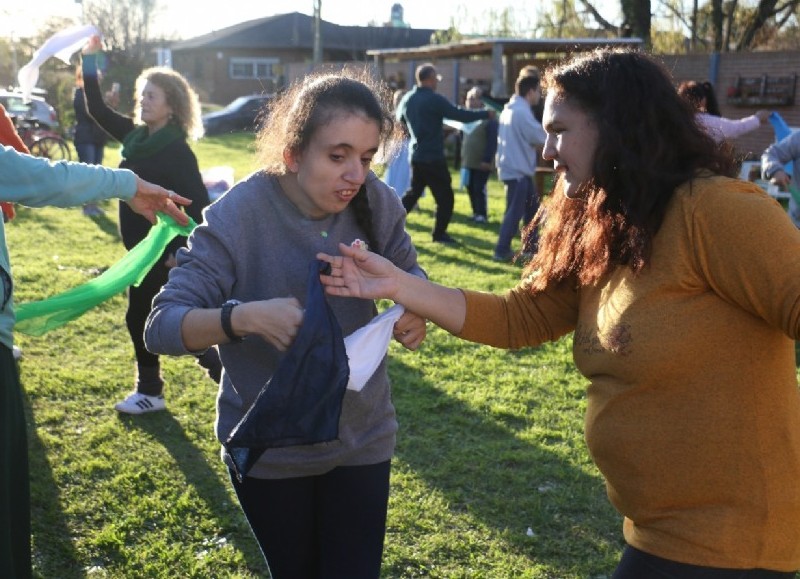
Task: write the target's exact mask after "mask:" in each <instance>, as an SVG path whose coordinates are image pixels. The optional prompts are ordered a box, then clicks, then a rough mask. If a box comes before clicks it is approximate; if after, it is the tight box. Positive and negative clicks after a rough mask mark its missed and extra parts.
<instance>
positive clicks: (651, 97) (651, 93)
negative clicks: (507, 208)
mask: <svg viewBox="0 0 800 579" xmlns="http://www.w3.org/2000/svg"><path fill="white" fill-rule="evenodd" d="M542 85H543V88H544V89H545V90H546V91H547V98H548V99H563V101H564V102H568V103H569V104H570V105H571V106H575V107H578V108H579V109H580V110H582V111H583V112H585V113H586V114H588V115H589V116H590V117H591V118H592V119H593V120H594V122H595V123H596V126H597V128H598V143H600V146H598V148H597V150H596V151H595V155H594V161H593V171H592V173H593V177H592V178H591V180H590V181H589V182H587V183H584V184H583V186H582V190H583V191H582V195H581V198H579V199H574V198H573V199H571V198H567V197H566V195H565V194H564V193H565V190H564V189H565V186H564V183H563V181H562V180H561V179H557V180H556V184H555V187H554V190H553V193H552V194H551V195H550V196H549V198H548V199H546V200H545V201H544V202H543V203H542V205H541V207H540V208H539V211H538V212H537V214H536V216H535V218H534V219H533V220H532V221H531V223H530V224H529V225H528V226H527V227H526V229H525V231H524V233H523V236H524V237H525V240H526V242H527V243H531V242H532V241H533V239H534V232H535V231H537V228H538V230H539V232H540V235H539V242H538V251H537V253H536V254H535V256H534V257H533V258H532V259H531V261H530V262H529V263H528V264H527V266H526V267H525V270H524V271H523V275H525V276H530V280H531V284H532V285H531V288H532V290H533V291H540V290H543V289H544V288H545V287H547V286H548V285H550V284H551V283H556V282H560V281H564V280H568V279H572V280H574V282H575V283H576V285H578V286H585V285H590V284H592V283H595V282H597V281H598V280H599V279H600V278H601V277H602V276H604V275H605V274H607V273H608V272H610V271H611V270H612V269H614V268H616V267H618V266H626V267H630V268H631V269H632V270H633V271H635V272H639V271H641V270H642V269H643V268H644V267H645V266H646V265H647V264H648V262H649V258H650V255H651V251H652V245H653V237H654V236H655V235H656V233H657V232H658V230H659V228H660V227H661V224H662V222H663V219H664V214H665V212H666V209H667V205H668V203H669V201H670V199H672V196H673V194H674V192H675V190H676V188H677V187H678V186H680V185H681V184H683V183H686V182H687V181H690V180H691V179H692V178H693V177H695V176H697V175H698V174H699V173H701V172H702V171H704V170H705V171H710V172H712V173H716V174H720V175H727V176H733V175H734V174H735V172H736V163H735V160H734V158H733V155H732V153H731V149H730V147H728V146H726V145H724V144H723V145H718V144H717V143H715V142H714V140H713V139H712V138H711V137H710V136H709V135H708V134H707V133H706V132H705V131H704V130H703V129H702V127H700V126H699V125H698V124H697V122H696V120H695V115H694V111H693V109H692V107H691V106H690V105H689V103H688V102H687V101H686V100H684V99H682V98H681V97H679V96H678V93H677V91H676V89H675V87H674V85H673V83H672V81H671V78H670V75H669V73H668V72H667V71H666V69H665V68H664V67H663V65H662V64H661V63H659V62H657V61H656V60H654V59H653V58H652V57H650V56H647V55H645V54H644V53H642V52H638V51H636V50H633V49H599V50H596V51H593V52H590V53H588V54H584V55H580V56H577V57H574V58H572V59H570V60H568V61H567V62H565V63H563V64H558V65H555V66H554V67H552V68H550V69H548V70H547V71H546V72H545V75H544V78H543V79H542Z"/></svg>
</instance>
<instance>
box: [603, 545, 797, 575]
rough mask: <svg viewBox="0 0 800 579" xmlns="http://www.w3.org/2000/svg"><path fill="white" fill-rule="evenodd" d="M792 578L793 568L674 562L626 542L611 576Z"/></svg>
mask: <svg viewBox="0 0 800 579" xmlns="http://www.w3.org/2000/svg"><path fill="white" fill-rule="evenodd" d="M794 577H795V572H794V571H791V572H783V571H768V570H766V569H719V568H717V567H700V566H699V565H688V564H686V563H677V562H675V561H669V560H667V559H662V558H661V557H656V556H655V555H650V554H649V553H645V552H643V551H640V550H638V549H634V548H633V547H631V546H630V545H628V546H627V547H625V551H624V552H623V553H622V559H621V560H620V562H619V566H618V567H617V570H616V571H614V574H613V575H612V576H611V579H794Z"/></svg>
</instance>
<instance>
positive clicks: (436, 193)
mask: <svg viewBox="0 0 800 579" xmlns="http://www.w3.org/2000/svg"><path fill="white" fill-rule="evenodd" d="M425 187H428V188H429V189H430V190H431V193H432V194H433V199H434V200H435V201H436V223H435V224H434V226H433V239H434V241H436V240H438V239H441V238H442V237H443V236H444V235H445V234H446V233H447V226H448V225H450V219H452V217H453V204H454V203H455V198H454V195H453V184H452V183H451V181H450V169H448V168H447V161H446V160H445V159H442V160H441V161H435V162H433V163H417V162H414V161H412V163H411V187H410V188H409V189H408V191H406V192H405V195H403V198H402V201H403V207H405V208H406V213H408V212H410V211H411V210H412V209H414V206H415V205H416V204H417V201H419V198H420V197H422V193H423V192H424V191H425Z"/></svg>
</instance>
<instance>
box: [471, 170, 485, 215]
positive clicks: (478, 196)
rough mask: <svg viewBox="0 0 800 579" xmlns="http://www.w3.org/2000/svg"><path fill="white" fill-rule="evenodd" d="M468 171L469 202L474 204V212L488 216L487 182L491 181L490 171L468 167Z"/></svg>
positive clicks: (474, 213)
mask: <svg viewBox="0 0 800 579" xmlns="http://www.w3.org/2000/svg"><path fill="white" fill-rule="evenodd" d="M467 171H469V181H468V182H467V192H468V193H469V202H470V204H471V205H472V214H473V215H481V216H483V217H486V216H487V215H488V213H487V211H488V208H487V200H486V183H487V182H488V181H489V174H490V173H489V171H484V170H482V169H467Z"/></svg>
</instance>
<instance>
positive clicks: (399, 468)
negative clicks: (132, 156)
mask: <svg viewBox="0 0 800 579" xmlns="http://www.w3.org/2000/svg"><path fill="white" fill-rule="evenodd" d="M251 144H252V135H247V134H243V135H234V136H229V137H213V138H207V139H204V140H202V141H200V142H199V143H197V144H196V145H195V150H196V152H197V154H198V158H199V160H200V165H201V167H202V168H206V167H210V166H214V165H231V166H233V167H234V169H235V171H236V176H237V178H241V177H243V176H244V175H246V174H247V173H248V172H250V171H252V170H253V169H254V168H255V163H254V161H253V150H252V146H251ZM117 161H118V154H117V153H116V150H115V149H114V148H109V150H108V155H107V156H106V164H108V165H110V166H115V165H116V163H117ZM453 183H454V186H455V187H456V188H457V187H458V176H457V174H455V173H454V177H453ZM102 206H103V207H104V208H105V209H106V213H105V215H104V216H101V217H98V218H91V219H90V218H86V217H83V216H82V214H81V210H80V208H75V209H38V210H32V209H26V208H19V210H18V217H17V218H16V220H15V221H14V222H12V223H11V224H10V225H9V226H8V229H7V232H8V238H9V246H10V250H11V256H12V264H13V267H14V273H15V276H16V285H15V288H16V300H17V302H20V303H21V302H26V301H30V300H35V299H40V298H43V297H46V296H49V295H52V294H55V293H57V292H59V291H63V290H66V289H68V288H70V287H73V286H75V285H78V284H80V283H82V282H84V281H87V280H89V279H91V277H92V276H95V275H97V273H98V271H100V270H102V269H103V268H106V267H108V266H109V265H111V264H113V263H114V262H115V261H116V260H118V259H119V258H120V257H122V255H123V254H124V249H123V247H122V245H121V243H120V241H119V239H118V235H117V231H116V227H117V218H116V203H115V202H106V203H104V204H102ZM489 208H490V224H488V225H475V224H473V223H472V222H471V221H469V220H468V219H467V217H468V216H469V215H471V211H470V209H469V202H468V200H467V195H466V193H465V192H464V191H460V190H458V191H457V192H456V213H455V216H454V219H453V223H452V225H451V227H450V230H449V231H450V233H451V234H452V235H453V236H454V237H456V238H457V239H459V240H460V241H461V245H459V246H457V247H443V246H441V245H438V244H434V243H432V242H431V241H430V230H431V228H432V224H433V211H434V203H433V199H432V197H431V195H430V194H428V195H426V196H425V197H424V198H422V199H421V201H420V204H419V210H418V211H414V212H412V213H411V214H410V215H409V219H408V230H409V232H410V234H411V236H412V238H413V239H414V242H415V244H416V246H417V248H418V250H419V254H420V261H421V264H422V266H423V267H424V268H425V269H426V270H427V271H428V273H429V275H430V277H431V278H432V279H434V280H437V281H441V282H443V283H446V284H453V285H459V286H464V287H470V288H475V289H485V290H491V291H503V290H504V289H506V288H508V287H510V286H511V285H512V284H514V283H515V282H516V280H517V279H518V277H519V273H520V270H519V268H518V267H516V266H513V265H507V264H499V263H496V262H493V261H492V259H491V256H492V248H493V245H494V242H495V240H496V236H497V231H498V227H499V221H500V218H501V215H502V211H503V209H504V197H503V194H502V186H501V185H500V184H498V183H497V182H496V181H491V182H490V201H489ZM124 316H125V299H124V296H122V295H119V296H117V297H115V298H113V299H111V300H109V301H108V302H106V303H104V304H102V305H101V306H99V307H97V308H95V309H93V310H91V311H89V312H88V313H86V314H85V315H84V316H82V317H81V318H79V319H78V320H76V321H74V322H72V323H70V324H68V325H67V326H65V327H62V328H60V329H58V330H55V331H53V332H51V333H49V334H46V335H45V336H42V337H38V338H34V337H28V336H23V335H18V336H17V341H18V344H19V345H20V346H21V347H22V349H23V350H24V358H23V359H22V360H21V362H20V369H21V374H22V381H23V385H24V389H25V396H26V401H27V408H28V419H29V425H30V428H29V443H30V458H31V484H32V501H33V545H34V562H35V575H36V576H37V577H44V578H48V579H50V578H55V577H58V578H59V579H68V578H73V577H75V578H77V577H87V576H88V577H115V578H117V577H118V578H128V577H181V578H184V577H198V578H207V577H214V578H217V577H266V576H267V571H266V567H265V565H264V563H263V560H262V558H261V555H260V553H259V550H258V547H257V545H256V543H255V541H254V540H253V538H252V537H251V535H250V531H249V529H248V527H247V524H246V522H245V520H244V517H243V516H242V514H241V512H240V510H239V507H238V504H237V502H236V500H235V497H234V495H233V492H232V489H231V486H230V483H229V481H228V479H227V474H226V471H225V469H224V468H223V465H222V463H221V461H220V458H219V444H218V442H217V441H216V440H215V439H214V434H213V422H214V401H215V395H216V385H215V384H213V383H212V382H211V381H210V380H209V379H208V378H206V377H205V375H204V373H203V372H202V371H201V369H200V368H199V367H198V366H196V365H195V364H194V361H193V359H191V358H168V359H164V360H163V371H164V375H165V379H166V383H167V386H166V396H167V405H168V406H167V407H168V412H162V413H157V414H154V415H145V416H140V417H128V416H120V415H118V414H117V413H116V412H115V411H114V410H113V404H114V403H115V402H116V401H118V400H119V399H121V397H122V396H124V395H125V394H126V393H127V392H128V391H130V389H131V388H132V385H133V369H134V359H133V351H132V347H131V345H130V342H129V339H128V336H127V332H126V329H125V324H124ZM390 354H391V363H390V373H391V377H392V381H393V388H394V401H395V404H396V406H397V410H398V418H399V422H400V431H399V435H398V447H397V453H396V457H395V459H394V462H393V465H394V466H393V475H392V493H391V500H390V511H389V520H388V531H387V537H386V549H385V556H384V566H383V576H384V577H387V578H413V577H436V578H444V577H448V578H466V577H470V578H504V577H508V578H511V577H513V578H558V579H562V578H598V579H599V578H601V577H608V576H610V574H611V572H612V570H613V568H614V566H615V563H616V560H617V559H618V556H619V552H620V550H621V548H622V539H621V519H620V517H619V516H618V515H617V514H616V513H615V512H614V511H613V509H612V508H611V507H610V506H609V504H608V501H607V499H606V496H605V488H604V485H603V481H602V478H601V477H600V476H599V474H598V472H597V470H596V469H595V467H594V466H593V464H592V462H591V460H590V458H589V456H588V453H587V450H586V446H585V443H584V441H583V414H584V409H585V404H586V400H585V386H586V381H585V380H584V379H583V378H582V377H581V376H580V375H579V374H578V373H577V372H576V370H575V368H574V366H573V364H572V357H571V339H570V338H565V339H562V340H561V341H559V342H557V343H553V344H548V345H546V346H543V347H540V348H536V349H528V350H523V351H518V352H506V351H497V350H492V349H490V348H487V347H483V346H477V345H473V344H469V343H466V342H462V341H459V340H457V339H455V338H453V337H452V336H450V335H449V334H447V333H445V332H443V331H441V330H439V329H436V328H432V329H431V330H430V332H429V334H428V338H427V340H426V342H425V343H424V344H423V346H422V348H421V349H420V350H419V351H418V352H408V351H406V350H404V349H402V348H401V347H400V346H399V345H397V344H393V345H392V346H391V350H390Z"/></svg>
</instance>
